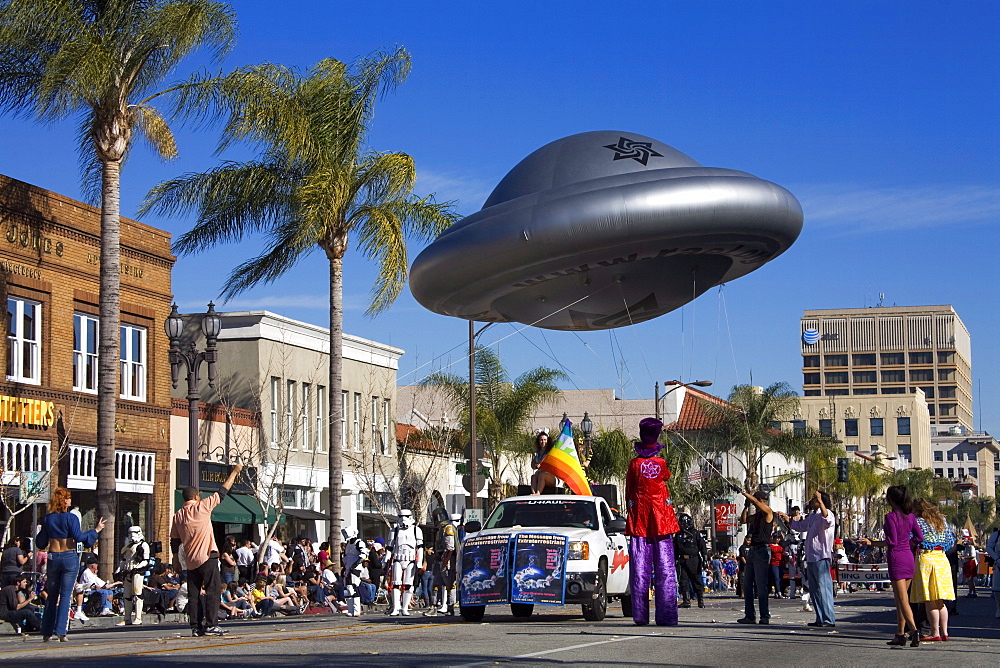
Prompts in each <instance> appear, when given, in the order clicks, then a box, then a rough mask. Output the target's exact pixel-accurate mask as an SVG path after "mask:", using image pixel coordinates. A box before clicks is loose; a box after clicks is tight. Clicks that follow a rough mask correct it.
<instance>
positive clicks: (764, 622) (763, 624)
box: [757, 619, 771, 626]
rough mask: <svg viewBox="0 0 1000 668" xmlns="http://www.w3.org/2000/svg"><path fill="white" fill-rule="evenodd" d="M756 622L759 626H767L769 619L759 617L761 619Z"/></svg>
mask: <svg viewBox="0 0 1000 668" xmlns="http://www.w3.org/2000/svg"><path fill="white" fill-rule="evenodd" d="M757 623H758V624H760V625H761V626H767V625H768V624H770V623H771V620H770V619H761V620H760V621H759V622H757Z"/></svg>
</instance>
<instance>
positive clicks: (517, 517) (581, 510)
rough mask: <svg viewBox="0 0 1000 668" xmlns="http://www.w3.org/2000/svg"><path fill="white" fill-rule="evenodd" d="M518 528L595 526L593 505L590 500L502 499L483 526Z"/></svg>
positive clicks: (590, 527) (594, 527) (596, 524)
mask: <svg viewBox="0 0 1000 668" xmlns="http://www.w3.org/2000/svg"><path fill="white" fill-rule="evenodd" d="M514 526H522V527H572V528H577V529H596V528H597V527H598V523H597V507H596V504H594V502H593V501H583V500H578V501H574V500H573V499H572V498H568V499H566V500H565V501H563V500H562V499H560V500H558V501H556V500H555V499H522V500H518V501H504V502H503V503H501V504H500V505H499V506H497V507H496V510H494V511H493V513H492V514H491V515H490V517H489V519H488V520H486V527H485V528H487V529H507V528H510V527H514Z"/></svg>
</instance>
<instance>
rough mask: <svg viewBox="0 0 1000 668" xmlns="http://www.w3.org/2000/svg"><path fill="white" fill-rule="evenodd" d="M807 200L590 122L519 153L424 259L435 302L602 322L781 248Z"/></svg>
mask: <svg viewBox="0 0 1000 668" xmlns="http://www.w3.org/2000/svg"><path fill="white" fill-rule="evenodd" d="M801 230H802V207H801V206H799V203H798V201H797V200H796V199H795V197H794V196H793V195H792V194H791V193H790V192H788V191H787V190H785V189H784V188H782V187H781V186H778V185H775V184H774V183H771V182H769V181H764V180H763V179H759V178H757V177H755V176H753V175H751V174H747V173H746V172H739V171H736V170H732V169H718V168H714V167H702V166H701V165H699V164H698V163H697V162H695V161H694V160H692V159H691V158H690V157H688V156H687V155H685V154H683V153H681V152H680V151H677V150H676V149H674V148H671V147H670V146H667V145H666V144H664V143H662V142H659V141H656V140H655V139H652V138H650V137H644V136H642V135H638V134H635V133H631V132H611V131H607V132H605V131H601V132H584V133H582V134H577V135H572V136H569V137H565V138H563V139H559V140H557V141H554V142H552V143H551V144H547V145H545V146H543V147H542V148H540V149H538V150H537V151H535V152H534V153H532V154H531V155H529V156H528V157H527V158H525V159H524V160H522V161H521V162H520V163H518V164H517V166H516V167H514V169H512V170H511V171H510V173H508V174H507V176H505V177H504V178H503V180H502V181H501V182H500V184H499V185H498V186H497V187H496V189H495V190H494V191H493V193H492V194H491V195H490V197H489V199H487V200H486V204H484V205H483V208H482V210H480V211H479V212H477V213H474V214H472V215H471V216H468V217H467V218H464V219H463V220H461V221H459V222H458V223H456V224H455V225H453V226H452V227H451V228H449V229H448V230H447V231H446V232H445V233H444V234H442V235H441V236H440V237H439V238H438V239H437V240H436V241H434V243H432V244H431V245H430V246H428V247H427V248H426V249H424V251H423V252H422V253H420V255H419V256H418V257H417V259H416V261H415V262H414V263H413V267H412V269H411V274H410V289H411V291H412V292H413V296H414V297H416V299H417V301H419V302H420V303H421V304H423V305H424V306H425V307H427V308H428V309H430V310H431V311H434V312H436V313H441V314H443V315H451V316H455V317H458V318H465V319H467V320H477V321H481V322H511V321H513V322H522V323H526V324H531V325H535V326H538V327H545V328H548V329H567V330H596V329H610V328H612V327H621V326H623V325H629V324H633V323H638V322H643V321H645V320H649V319H651V318H655V317H657V316H660V315H663V314H664V313H668V312H670V311H672V310H674V309H676V308H678V307H680V306H683V305H684V304H686V303H687V302H689V301H691V300H692V299H694V298H695V297H697V296H698V295H700V294H702V293H703V292H705V291H706V290H708V289H710V288H712V287H713V286H715V285H719V284H720V283H725V282H727V281H732V280H733V279H735V278H739V277H740V276H744V275H746V274H748V273H750V272H751V271H753V270H754V269H757V268H759V267H761V266H762V265H763V264H765V263H766V262H768V261H769V260H772V259H774V258H775V257H777V256H778V255H780V254H781V253H783V252H784V251H785V250H787V249H788V247H789V246H791V245H792V243H793V242H794V241H795V239H796V238H797V237H798V235H799V232H800V231H801Z"/></svg>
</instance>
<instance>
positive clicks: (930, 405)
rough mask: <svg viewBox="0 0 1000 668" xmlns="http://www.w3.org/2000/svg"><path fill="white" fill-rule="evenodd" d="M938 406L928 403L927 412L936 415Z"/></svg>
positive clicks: (932, 415)
mask: <svg viewBox="0 0 1000 668" xmlns="http://www.w3.org/2000/svg"><path fill="white" fill-rule="evenodd" d="M936 409H937V407H936V406H935V405H934V404H927V414H928V415H930V416H931V417H934V413H935V411H936Z"/></svg>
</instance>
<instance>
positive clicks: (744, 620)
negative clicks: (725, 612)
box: [736, 617, 757, 624]
mask: <svg viewBox="0 0 1000 668" xmlns="http://www.w3.org/2000/svg"><path fill="white" fill-rule="evenodd" d="M736 623H737V624H756V623H757V620H756V619H754V618H753V617H741V618H739V619H737V620H736Z"/></svg>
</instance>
